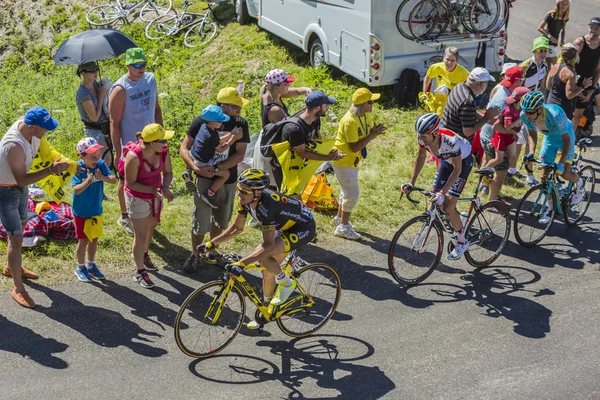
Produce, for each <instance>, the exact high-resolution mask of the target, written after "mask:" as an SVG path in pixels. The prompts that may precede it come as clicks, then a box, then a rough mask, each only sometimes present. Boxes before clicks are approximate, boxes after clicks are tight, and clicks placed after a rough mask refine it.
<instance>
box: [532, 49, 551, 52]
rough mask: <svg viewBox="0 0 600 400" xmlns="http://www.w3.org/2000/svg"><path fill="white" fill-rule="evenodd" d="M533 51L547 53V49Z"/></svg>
mask: <svg viewBox="0 0 600 400" xmlns="http://www.w3.org/2000/svg"><path fill="white" fill-rule="evenodd" d="M535 52H536V53H547V52H548V49H537V50H536V51H535Z"/></svg>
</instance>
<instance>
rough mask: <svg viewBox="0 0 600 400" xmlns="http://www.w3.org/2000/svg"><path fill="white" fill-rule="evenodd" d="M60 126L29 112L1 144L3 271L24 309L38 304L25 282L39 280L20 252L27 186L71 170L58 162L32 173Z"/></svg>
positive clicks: (38, 110)
mask: <svg viewBox="0 0 600 400" xmlns="http://www.w3.org/2000/svg"><path fill="white" fill-rule="evenodd" d="M57 126H58V121H57V120H55V119H54V118H52V117H51V116H50V114H49V113H48V111H46V109H44V108H42V107H33V108H30V109H29V110H27V112H26V113H25V117H23V118H21V119H18V120H17V121H16V122H15V123H14V124H12V126H11V127H10V128H9V129H8V131H7V132H6V133H5V134H4V136H3V137H2V140H1V141H0V221H1V222H2V225H4V228H5V229H6V233H7V235H8V261H7V265H6V266H5V267H4V268H3V269H2V273H3V274H4V275H5V276H9V277H10V276H12V278H13V282H14V285H15V287H14V288H13V290H12V292H11V296H12V298H13V299H14V300H15V301H16V302H17V303H19V304H20V305H21V306H23V307H27V308H33V307H35V302H34V301H33V299H32V298H31V297H30V296H29V294H28V293H27V291H26V290H25V286H23V278H26V279H37V278H38V276H37V275H36V274H35V273H33V272H31V271H29V270H27V269H26V268H24V267H23V266H22V261H23V259H22V256H21V248H22V246H23V228H24V226H25V224H26V223H27V211H28V209H27V195H28V189H27V186H28V185H30V184H32V183H35V182H37V181H39V180H40V179H43V178H45V177H47V176H48V175H50V174H58V173H61V172H63V171H66V170H67V169H68V168H69V163H67V162H59V161H55V162H54V163H53V164H52V165H50V166H48V167H47V168H45V169H42V170H40V171H37V172H32V173H29V170H30V169H31V165H32V164H33V159H34V158H35V156H36V154H37V152H38V149H39V148H40V139H41V138H42V137H43V136H44V133H46V132H47V131H52V130H54V129H56V127H57Z"/></svg>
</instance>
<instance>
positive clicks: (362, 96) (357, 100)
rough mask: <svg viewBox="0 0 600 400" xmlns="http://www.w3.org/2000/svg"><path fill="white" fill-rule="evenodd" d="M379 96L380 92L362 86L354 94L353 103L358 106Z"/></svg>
mask: <svg viewBox="0 0 600 400" xmlns="http://www.w3.org/2000/svg"><path fill="white" fill-rule="evenodd" d="M379 97H381V94H380V93H371V91H370V90H369V89H367V88H360V89H358V90H357V91H356V92H354V94H353V95H352V103H354V104H356V105H357V106H358V105H361V104H364V103H366V102H367V101H370V100H371V101H372V100H377V99H378V98H379Z"/></svg>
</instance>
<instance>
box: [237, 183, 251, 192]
mask: <svg viewBox="0 0 600 400" xmlns="http://www.w3.org/2000/svg"><path fill="white" fill-rule="evenodd" d="M236 186H237V190H238V192H240V193H241V194H253V193H254V190H245V189H242V187H241V186H240V185H239V184H238V185H236Z"/></svg>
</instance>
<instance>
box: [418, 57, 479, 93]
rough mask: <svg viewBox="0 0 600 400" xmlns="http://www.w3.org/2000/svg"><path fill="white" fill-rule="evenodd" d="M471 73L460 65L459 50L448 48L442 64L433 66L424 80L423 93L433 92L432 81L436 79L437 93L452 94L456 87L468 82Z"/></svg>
mask: <svg viewBox="0 0 600 400" xmlns="http://www.w3.org/2000/svg"><path fill="white" fill-rule="evenodd" d="M468 77H469V71H468V70H467V69H466V68H465V67H463V66H462V65H460V64H459V63H458V49H457V48H456V47H448V48H446V50H445V51H444V59H443V61H442V62H439V63H436V64H432V65H431V66H430V67H429V68H428V69H427V74H426V75H425V79H424V80H423V93H427V92H431V81H432V79H435V92H440V93H443V94H445V95H448V94H450V91H451V90H452V89H454V87H455V86H456V85H458V84H459V83H462V82H464V81H466V80H467V78H468Z"/></svg>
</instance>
